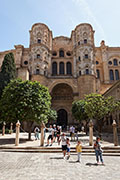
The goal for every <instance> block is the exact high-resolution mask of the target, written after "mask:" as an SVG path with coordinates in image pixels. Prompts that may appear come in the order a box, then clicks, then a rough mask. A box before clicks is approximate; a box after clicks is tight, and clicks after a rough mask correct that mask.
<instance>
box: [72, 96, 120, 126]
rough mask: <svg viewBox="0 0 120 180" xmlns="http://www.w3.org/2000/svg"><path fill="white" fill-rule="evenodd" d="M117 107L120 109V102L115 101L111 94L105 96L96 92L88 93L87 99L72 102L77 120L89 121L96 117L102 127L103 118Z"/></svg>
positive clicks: (73, 112)
mask: <svg viewBox="0 0 120 180" xmlns="http://www.w3.org/2000/svg"><path fill="white" fill-rule="evenodd" d="M117 109H120V102H117V101H115V99H114V98H113V97H111V96H109V97H107V98H105V97H104V96H102V95H101V94H96V93H92V94H89V95H86V96H85V99H83V100H78V101H75V102H74V103H73V104H72V114H73V116H74V117H75V119H76V120H78V121H80V122H81V121H82V120H86V122H87V120H90V119H94V120H96V122H97V125H98V126H99V127H100V129H101V127H102V125H103V123H104V122H103V118H104V117H105V116H109V115H110V114H111V113H112V112H114V111H115V110H117Z"/></svg>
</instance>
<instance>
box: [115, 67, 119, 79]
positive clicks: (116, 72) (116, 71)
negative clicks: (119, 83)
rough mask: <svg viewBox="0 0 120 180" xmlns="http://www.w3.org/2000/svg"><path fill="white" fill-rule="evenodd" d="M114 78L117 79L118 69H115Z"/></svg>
mask: <svg viewBox="0 0 120 180" xmlns="http://www.w3.org/2000/svg"><path fill="white" fill-rule="evenodd" d="M115 79H116V80H118V79H119V71H118V70H117V69H116V70H115Z"/></svg>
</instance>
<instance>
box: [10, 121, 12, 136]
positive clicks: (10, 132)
mask: <svg viewBox="0 0 120 180" xmlns="http://www.w3.org/2000/svg"><path fill="white" fill-rule="evenodd" d="M12 132H13V123H11V124H10V134H12Z"/></svg>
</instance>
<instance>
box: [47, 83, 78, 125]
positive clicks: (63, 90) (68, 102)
mask: <svg viewBox="0 0 120 180" xmlns="http://www.w3.org/2000/svg"><path fill="white" fill-rule="evenodd" d="M50 94H51V96H52V108H53V109H55V110H56V111H57V113H58V119H57V123H58V124H59V125H62V126H63V127H64V128H65V127H66V126H67V125H68V124H70V122H71V121H72V114H71V108H72V102H73V100H74V95H73V89H72V87H71V86H70V85H68V84H66V83H64V82H63V83H58V84H56V85H55V86H54V87H53V88H52V91H51V93H50Z"/></svg>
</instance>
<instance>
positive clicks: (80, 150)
mask: <svg viewBox="0 0 120 180" xmlns="http://www.w3.org/2000/svg"><path fill="white" fill-rule="evenodd" d="M76 152H77V156H78V160H77V161H76V162H80V163H81V153H82V145H81V142H80V141H78V143H77V145H76Z"/></svg>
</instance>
